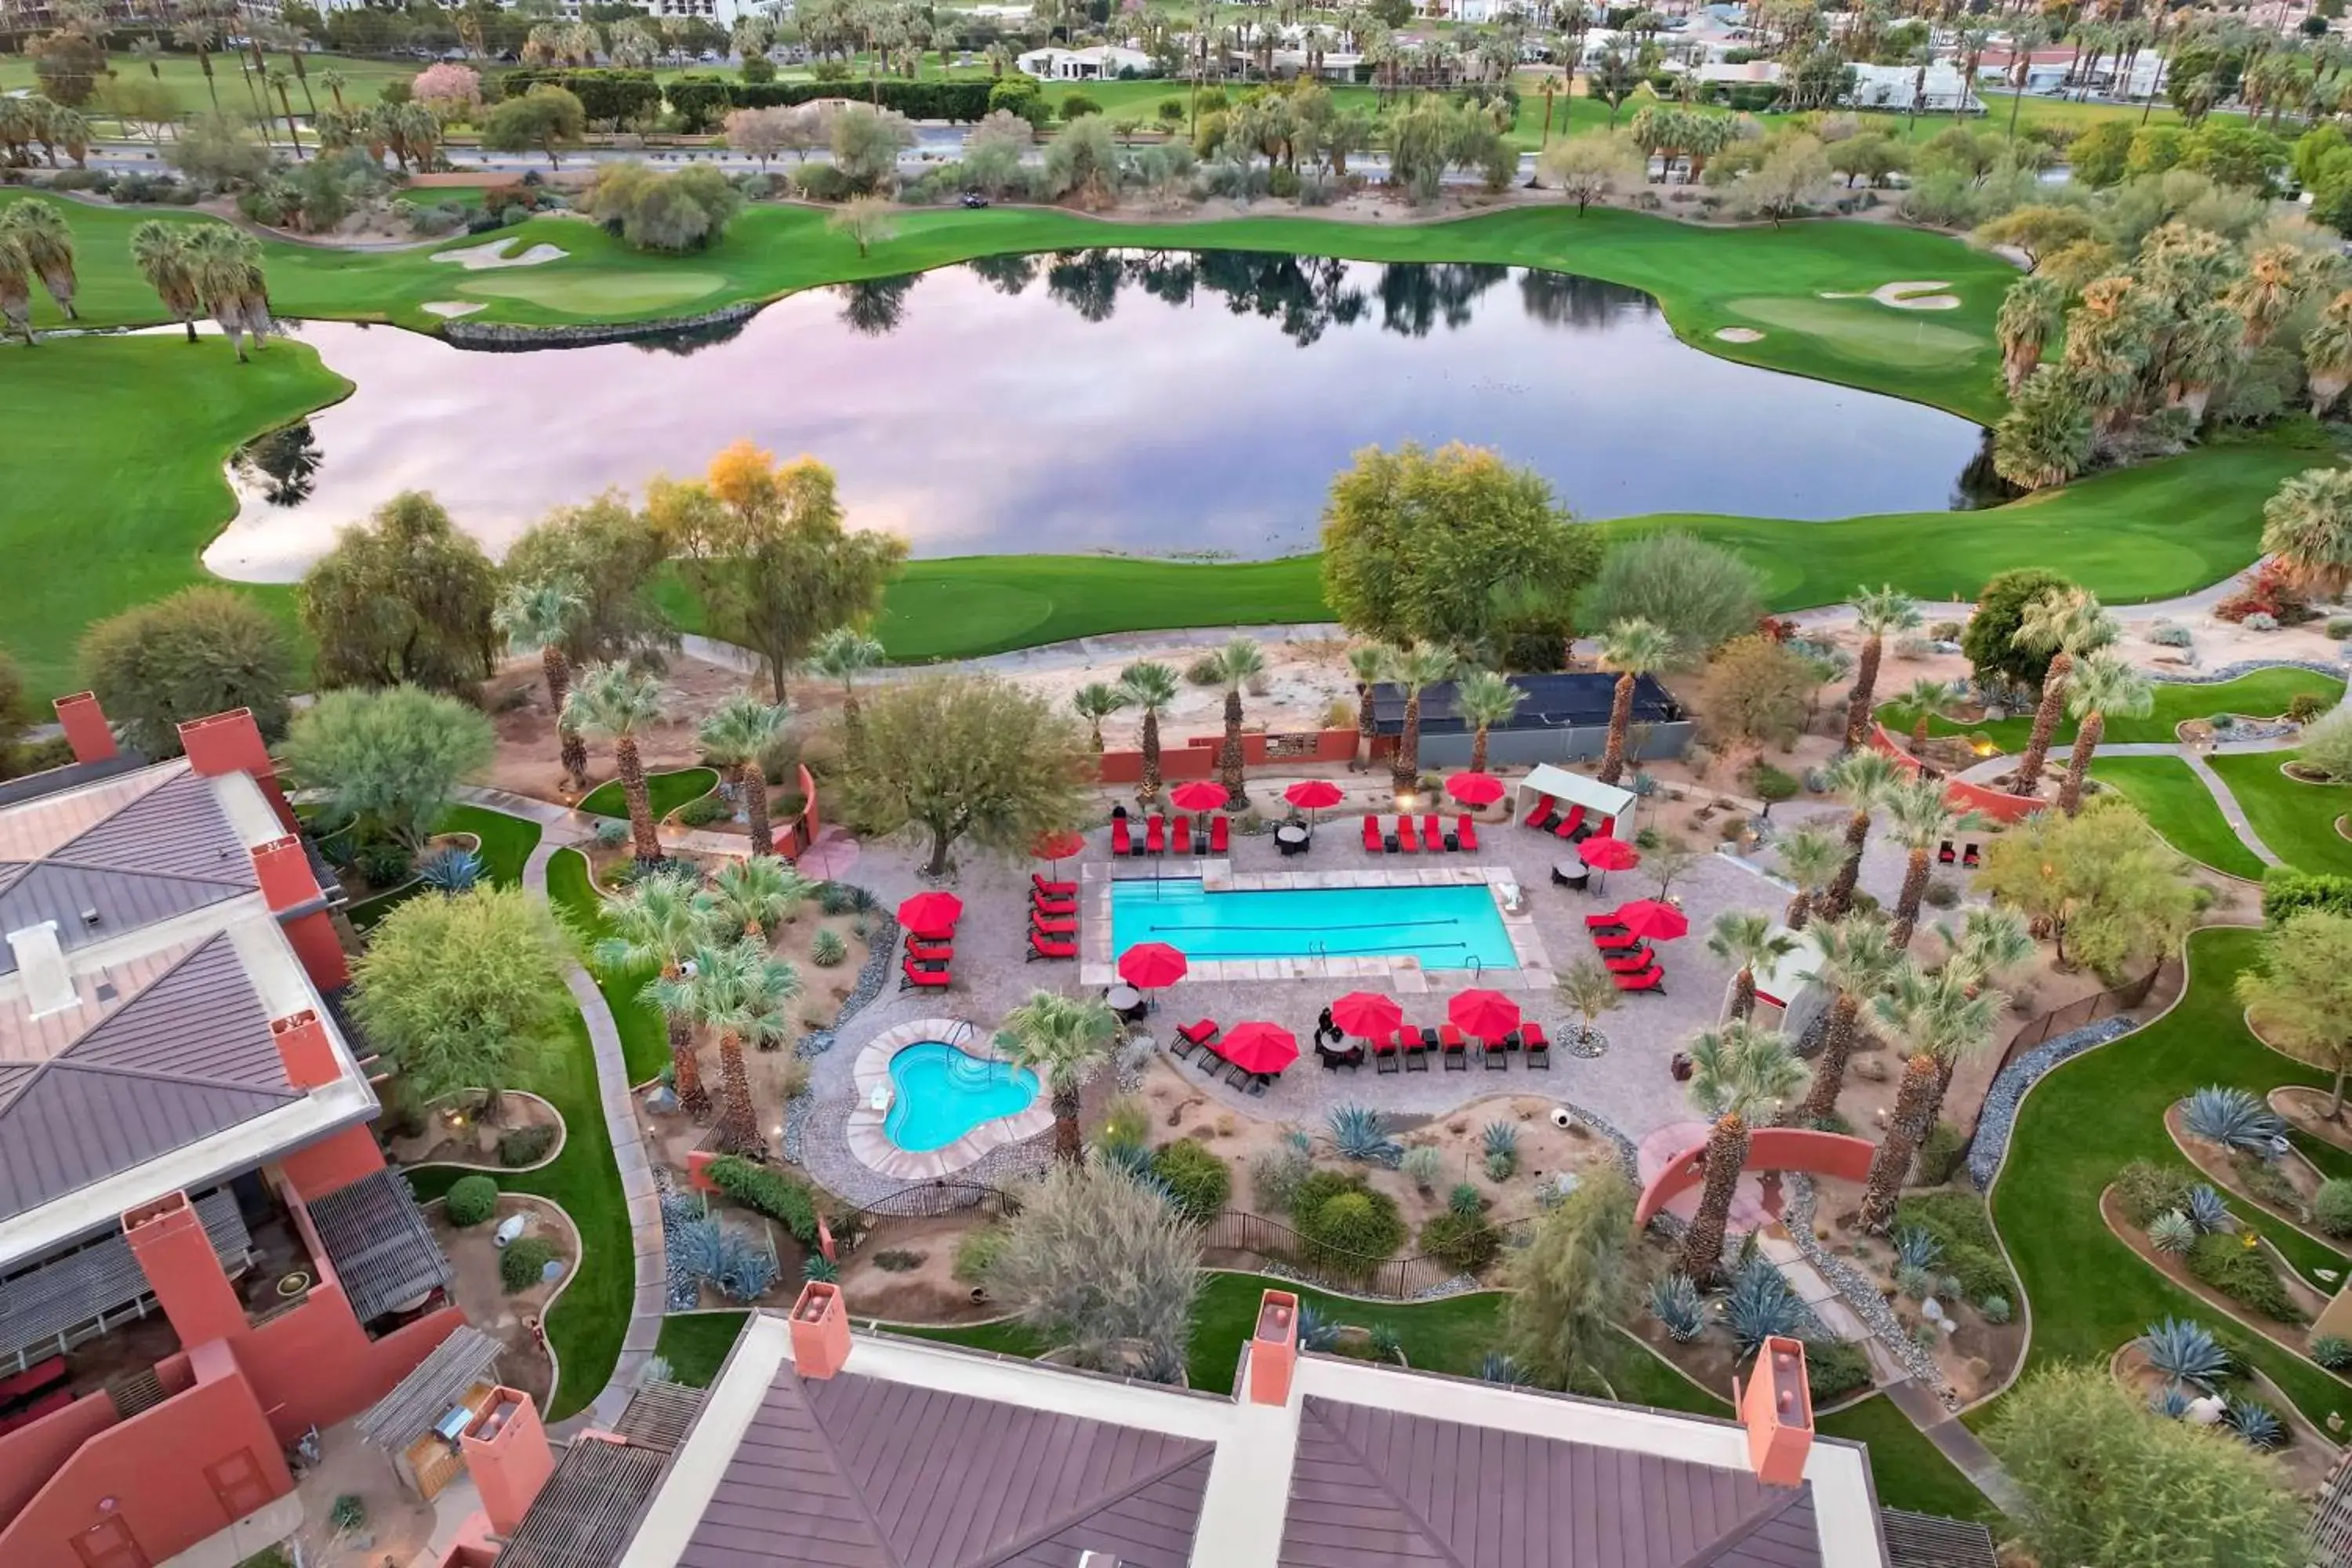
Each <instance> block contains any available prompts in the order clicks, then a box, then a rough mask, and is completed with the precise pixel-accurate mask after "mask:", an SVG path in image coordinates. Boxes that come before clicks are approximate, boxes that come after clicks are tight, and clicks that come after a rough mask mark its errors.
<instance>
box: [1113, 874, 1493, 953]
mask: <svg viewBox="0 0 2352 1568" xmlns="http://www.w3.org/2000/svg"><path fill="white" fill-rule="evenodd" d="M1110 920H1111V951H1112V952H1126V951H1127V950H1128V949H1129V948H1130V947H1133V946H1134V945H1135V944H1136V943H1137V942H1166V943H1168V944H1169V945H1170V946H1171V947H1173V948H1175V949H1176V950H1177V951H1178V952H1181V953H1183V954H1184V956H1185V957H1187V958H1193V959H1200V960H1202V961H1203V962H1214V961H1218V960H1229V959H1241V960H1246V959H1257V958H1363V957H1382V958H1412V959H1418V960H1419V961H1420V962H1421V965H1422V967H1423V968H1424V969H1509V968H1512V967H1514V966H1515V965H1517V963H1518V958H1517V955H1516V954H1515V953H1514V952H1513V951H1512V947H1511V939H1510V933H1509V932H1508V931H1506V930H1505V929H1504V927H1503V916H1502V911H1501V910H1497V909H1496V907H1495V895H1494V894H1493V892H1492V891H1490V890H1489V889H1487V888H1486V885H1485V884H1484V883H1460V884H1456V885H1454V886H1451V887H1437V888H1429V887H1359V888H1296V889H1259V890H1250V891H1242V890H1234V891H1225V892H1214V893H1213V892H1210V891H1208V890H1207V889H1205V888H1203V887H1202V884H1201V881H1200V879H1198V878H1189V879H1188V878H1164V879H1163V878H1152V879H1140V878H1139V879H1135V880H1132V881H1121V882H1117V883H1114V884H1112V887H1111V892H1110Z"/></svg>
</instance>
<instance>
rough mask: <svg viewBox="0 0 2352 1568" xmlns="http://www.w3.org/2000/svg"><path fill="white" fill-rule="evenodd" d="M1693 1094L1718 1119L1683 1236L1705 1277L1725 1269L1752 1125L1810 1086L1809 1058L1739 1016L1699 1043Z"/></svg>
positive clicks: (1692, 1271)
mask: <svg viewBox="0 0 2352 1568" xmlns="http://www.w3.org/2000/svg"><path fill="white" fill-rule="evenodd" d="M1690 1062H1691V1077H1690V1086H1689V1093H1690V1101H1691V1104H1692V1105H1694V1106H1696V1107H1697V1109H1698V1110H1700V1111H1701V1112H1702V1113H1703V1114H1705V1115H1706V1117H1707V1118H1708V1119H1709V1120H1711V1121H1713V1122H1714V1126H1713V1127H1711V1128H1710V1129H1709V1130H1708V1131H1707V1135H1706V1186H1705V1187H1704V1188H1702V1189H1701V1190H1700V1193H1699V1200H1698V1211H1697V1212H1696V1214H1694V1215H1691V1223H1690V1229H1689V1230H1687V1231H1685V1233H1684V1235H1683V1256H1682V1270H1683V1272H1684V1273H1685V1274H1687V1275H1689V1276H1690V1277H1691V1278H1692V1279H1696V1280H1698V1281H1699V1282H1700V1283H1702V1284H1704V1283H1706V1282H1709V1281H1711V1280H1713V1279H1715V1278H1716V1277H1717V1275H1718V1274H1720V1273H1722V1272H1723V1233H1724V1227H1725V1226H1727V1225H1728V1224H1729V1223H1730V1219H1731V1195H1732V1193H1733V1192H1734V1191H1735V1190H1736V1189H1737V1188H1738V1185H1739V1171H1740V1167H1741V1166H1743V1165H1745V1164H1746V1163H1748V1130H1749V1128H1750V1127H1752V1126H1753V1125H1755V1124H1756V1123H1757V1122H1758V1121H1762V1120H1765V1119H1766V1118H1768V1117H1769V1115H1771V1114H1772V1113H1773V1112H1775V1111H1776V1110H1778V1109H1779V1107H1780V1102H1781V1101H1783V1100H1787V1099H1789V1098H1790V1096H1791V1095H1794V1094H1795V1093H1797V1092H1798V1091H1799V1090H1800V1089H1803V1088H1804V1087H1805V1068H1804V1064H1803V1063H1801V1062H1800V1061H1798V1060H1797V1058H1796V1057H1795V1056H1794V1055H1792V1054H1791V1053H1790V1050H1789V1043H1788V1041H1786V1040H1784V1039H1782V1038H1781V1037H1780V1035H1779V1034H1778V1033H1776V1032H1773V1031H1770V1030H1766V1029H1759V1028H1758V1027H1756V1026H1755V1025H1753V1024H1750V1023H1748V1021H1747V1020H1746V1019H1734V1020H1733V1021H1732V1022H1730V1023H1728V1024H1726V1025H1725V1026H1723V1027H1722V1028H1720V1029H1708V1030H1706V1031H1705V1032H1704V1033H1702V1034H1700V1035H1699V1037H1697V1038H1696V1039H1695V1040H1693V1041H1692V1042H1691V1047H1690Z"/></svg>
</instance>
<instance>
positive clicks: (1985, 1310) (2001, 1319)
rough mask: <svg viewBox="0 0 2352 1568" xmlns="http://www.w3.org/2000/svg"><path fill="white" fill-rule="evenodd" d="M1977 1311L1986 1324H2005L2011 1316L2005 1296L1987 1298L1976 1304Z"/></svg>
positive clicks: (2007, 1299) (2011, 1311) (2011, 1312)
mask: <svg viewBox="0 0 2352 1568" xmlns="http://www.w3.org/2000/svg"><path fill="white" fill-rule="evenodd" d="M1977 1310H1978V1311H1979V1312H1981V1313H1982V1314H1984V1321H1986V1322H1988V1323H1995V1324H1999V1323H2005V1322H2007V1321H2009V1320H2010V1318H2011V1316H2012V1315H2013V1309H2011V1306H2010V1304H2009V1298H2008V1297H2006V1296H1987V1297H1986V1298H1985V1299H1984V1300H1981V1301H1979V1302H1978V1303H1977Z"/></svg>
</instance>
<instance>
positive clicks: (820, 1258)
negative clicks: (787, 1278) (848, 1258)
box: [801, 1252, 841, 1285]
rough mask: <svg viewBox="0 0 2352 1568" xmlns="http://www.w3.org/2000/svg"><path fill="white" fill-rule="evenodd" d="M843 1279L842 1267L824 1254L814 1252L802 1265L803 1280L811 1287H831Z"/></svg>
mask: <svg viewBox="0 0 2352 1568" xmlns="http://www.w3.org/2000/svg"><path fill="white" fill-rule="evenodd" d="M840 1278H841V1267H840V1265H838V1264H836V1263H835V1262H834V1260H833V1259H832V1258H827V1257H826V1256H825V1255H824V1253H822V1252H812V1253H810V1254H809V1255H808V1261H807V1262H805V1263H803V1264H802V1265H801V1279H803V1281H805V1282H806V1283H808V1284H811V1285H830V1284H832V1283H834V1282H835V1280H837V1279H840Z"/></svg>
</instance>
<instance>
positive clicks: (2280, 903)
mask: <svg viewBox="0 0 2352 1568" xmlns="http://www.w3.org/2000/svg"><path fill="white" fill-rule="evenodd" d="M2305 910H2326V911H2327V912H2328V913H2329V914H2336V915H2352V877H2340V876H2336V875H2332V874H2331V873H2329V872H2326V871H2298V870H2295V869H2294V868H2293V867H2290V866H2273V867H2272V868H2270V869H2269V870H2268V871H2266V872H2264V873H2263V920H2265V921H2269V922H2270V923H2271V924H2272V925H2273V926H2277V925H2281V924H2284V922H2285V921H2287V920H2288V919H2289V918H2290V917H2291V916H2294V915H2299V914H2302V913H2304V912H2305Z"/></svg>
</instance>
